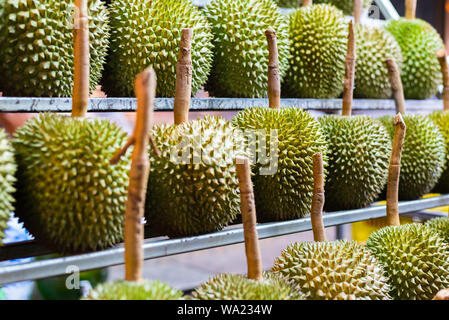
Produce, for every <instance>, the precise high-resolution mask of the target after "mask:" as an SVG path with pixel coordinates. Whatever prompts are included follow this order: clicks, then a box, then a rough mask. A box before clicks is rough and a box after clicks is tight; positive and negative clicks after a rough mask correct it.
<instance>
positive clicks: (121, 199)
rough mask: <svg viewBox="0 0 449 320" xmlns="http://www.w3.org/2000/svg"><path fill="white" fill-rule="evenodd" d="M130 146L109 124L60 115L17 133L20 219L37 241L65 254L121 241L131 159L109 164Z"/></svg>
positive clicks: (33, 122)
mask: <svg viewBox="0 0 449 320" xmlns="http://www.w3.org/2000/svg"><path fill="white" fill-rule="evenodd" d="M126 141H127V134H126V133H124V132H123V131H122V130H121V129H120V128H118V127H117V126H116V125H115V124H112V123H110V122H109V121H106V120H99V119H82V118H72V117H66V116H62V115H56V114H41V115H40V116H38V117H36V118H33V119H31V120H29V121H28V122H26V123H25V125H24V126H23V127H21V128H19V129H18V130H17V131H16V133H15V134H14V140H13V146H14V149H15V152H16V161H17V164H18V172H17V177H18V183H17V192H16V200H17V202H16V203H17V205H16V207H17V208H16V214H17V215H18V217H19V218H20V219H21V220H22V221H23V222H24V224H25V227H26V228H27V229H28V230H29V231H30V232H31V233H32V234H33V235H34V236H35V237H36V239H37V240H39V241H43V242H45V243H46V244H48V245H49V246H51V247H53V248H54V249H56V250H57V251H58V252H59V253H63V254H65V253H72V252H75V253H78V252H86V251H91V250H98V249H104V248H107V247H109V246H112V245H114V244H116V243H118V242H120V241H121V240H122V233H123V232H122V231H123V223H124V215H125V204H126V199H127V188H128V171H129V167H130V159H129V156H127V157H123V159H122V160H121V161H120V162H119V163H118V164H117V165H111V164H110V162H109V161H110V159H111V158H112V157H113V156H114V154H115V153H116V151H117V149H120V148H121V147H122V146H123V145H124V144H125V142H126Z"/></svg>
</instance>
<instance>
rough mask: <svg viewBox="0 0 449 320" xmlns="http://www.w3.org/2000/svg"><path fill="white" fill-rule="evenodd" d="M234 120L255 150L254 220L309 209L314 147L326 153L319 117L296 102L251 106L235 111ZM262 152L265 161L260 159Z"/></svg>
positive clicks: (300, 213) (298, 215)
mask: <svg viewBox="0 0 449 320" xmlns="http://www.w3.org/2000/svg"><path fill="white" fill-rule="evenodd" d="M233 124H234V125H235V126H237V127H238V128H240V129H242V130H243V131H244V132H245V134H246V135H249V136H248V139H247V142H248V147H249V150H250V151H251V150H252V152H251V153H253V152H254V151H258V152H259V154H258V159H257V162H256V163H254V166H253V172H254V177H253V182H254V193H255V197H256V208H257V215H258V220H259V221H280V220H291V219H298V218H302V217H304V216H306V215H307V214H309V212H310V205H311V203H312V194H313V172H312V171H313V168H312V167H313V166H312V156H313V155H314V154H315V153H317V152H322V153H323V154H326V147H325V146H326V141H325V138H324V135H323V133H322V130H321V128H320V125H319V124H318V122H317V121H316V120H314V119H313V117H312V116H311V115H310V114H309V113H308V112H306V111H304V110H300V109H297V108H292V107H286V108H281V109H279V110H276V109H268V108H260V107H255V108H249V109H245V110H243V111H241V112H239V113H238V114H237V116H236V117H235V118H234V120H233ZM256 137H257V139H255V138H256ZM265 143H266V146H265ZM267 151H268V152H267ZM253 156H255V155H253ZM263 157H266V158H268V159H269V161H263V160H264V159H263Z"/></svg>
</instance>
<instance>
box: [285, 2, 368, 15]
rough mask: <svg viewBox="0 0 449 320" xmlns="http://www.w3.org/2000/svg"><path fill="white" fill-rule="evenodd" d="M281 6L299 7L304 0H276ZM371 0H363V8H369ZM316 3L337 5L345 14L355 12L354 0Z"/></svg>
mask: <svg viewBox="0 0 449 320" xmlns="http://www.w3.org/2000/svg"><path fill="white" fill-rule="evenodd" d="M276 2H277V3H278V4H279V6H280V7H285V8H299V7H301V6H302V5H303V2H304V0H276ZM371 2H372V1H371V0H363V3H362V5H363V9H364V10H366V9H368V7H369V5H370V4H371ZM313 3H315V4H319V3H327V4H332V5H334V6H336V7H337V8H338V9H340V10H342V11H343V12H344V14H346V15H350V16H352V15H353V14H354V0H315V1H313Z"/></svg>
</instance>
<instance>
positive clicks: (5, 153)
mask: <svg viewBox="0 0 449 320" xmlns="http://www.w3.org/2000/svg"><path fill="white" fill-rule="evenodd" d="M15 172H16V163H15V161H14V151H13V149H12V146H11V144H10V142H9V140H8V137H7V135H6V132H5V130H3V129H0V245H1V244H2V240H3V239H4V237H5V234H4V231H5V230H6V229H7V222H8V220H9V218H10V214H11V211H12V210H13V202H14V198H13V196H12V193H13V192H14V191H15V190H14V187H13V185H14V182H15V181H16V179H15V177H14V174H15Z"/></svg>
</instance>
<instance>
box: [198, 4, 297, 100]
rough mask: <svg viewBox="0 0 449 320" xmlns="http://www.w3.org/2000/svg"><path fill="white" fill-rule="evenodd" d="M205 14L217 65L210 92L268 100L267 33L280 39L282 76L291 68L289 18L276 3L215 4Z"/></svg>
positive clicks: (225, 95)
mask: <svg viewBox="0 0 449 320" xmlns="http://www.w3.org/2000/svg"><path fill="white" fill-rule="evenodd" d="M204 13H205V15H206V17H207V19H208V20H209V22H210V24H211V26H212V32H213V34H214V41H213V44H214V63H213V68H212V75H211V78H210V81H209V83H208V90H209V91H210V92H212V94H213V95H214V96H224V97H245V98H246V97H248V98H255V97H266V95H267V74H266V70H265V66H266V64H267V62H268V60H267V55H266V52H267V43H266V41H265V37H264V33H263V31H264V30H266V29H274V30H276V32H277V34H278V37H279V61H280V76H281V78H282V77H283V76H284V74H285V72H286V70H287V67H288V58H289V50H290V45H289V34H288V22H287V17H285V16H283V15H282V14H281V13H280V12H279V10H278V8H277V6H276V4H275V3H274V1H273V0H213V1H212V2H211V3H210V4H209V5H208V6H206V8H205V9H204Z"/></svg>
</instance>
